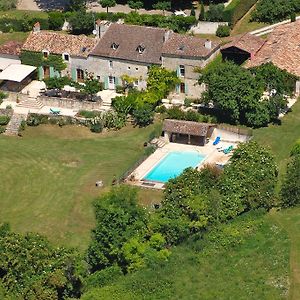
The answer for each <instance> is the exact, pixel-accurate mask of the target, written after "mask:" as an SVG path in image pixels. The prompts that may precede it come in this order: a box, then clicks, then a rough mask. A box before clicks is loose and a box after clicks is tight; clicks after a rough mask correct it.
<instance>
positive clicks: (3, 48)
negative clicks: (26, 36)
mask: <svg viewBox="0 0 300 300" xmlns="http://www.w3.org/2000/svg"><path fill="white" fill-rule="evenodd" d="M22 46H23V43H21V42H16V41H9V42H6V43H5V44H3V45H0V54H6V55H14V56H18V55H19V54H20V52H21V48H22Z"/></svg>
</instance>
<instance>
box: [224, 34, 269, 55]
mask: <svg viewBox="0 0 300 300" xmlns="http://www.w3.org/2000/svg"><path fill="white" fill-rule="evenodd" d="M264 43H265V41H264V40H263V39H261V38H260V37H257V36H254V35H253V34H250V33H246V34H243V35H238V36H236V37H235V38H234V39H233V40H232V41H231V42H230V43H228V44H226V45H224V46H222V47H221V51H222V50H224V49H228V48H231V47H236V48H238V49H241V50H244V51H246V52H248V53H250V54H252V55H254V54H255V53H257V51H259V49H260V48H261V47H262V46H263V44H264Z"/></svg>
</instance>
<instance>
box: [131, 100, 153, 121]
mask: <svg viewBox="0 0 300 300" xmlns="http://www.w3.org/2000/svg"><path fill="white" fill-rule="evenodd" d="M133 118H134V122H135V124H136V125H138V126H140V127H145V126H148V125H150V124H151V123H153V120H154V111H153V106H152V105H150V104H147V103H146V104H144V105H143V106H141V107H138V108H137V109H135V110H134V111H133Z"/></svg>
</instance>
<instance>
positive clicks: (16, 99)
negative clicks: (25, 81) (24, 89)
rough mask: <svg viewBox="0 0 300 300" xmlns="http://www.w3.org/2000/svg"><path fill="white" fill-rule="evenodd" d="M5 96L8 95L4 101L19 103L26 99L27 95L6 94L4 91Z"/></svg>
mask: <svg viewBox="0 0 300 300" xmlns="http://www.w3.org/2000/svg"><path fill="white" fill-rule="evenodd" d="M4 93H5V94H7V95H8V97H7V98H6V99H4V100H8V101H12V102H21V101H24V100H26V99H27V98H28V95H26V94H21V93H16V92H8V91H4Z"/></svg>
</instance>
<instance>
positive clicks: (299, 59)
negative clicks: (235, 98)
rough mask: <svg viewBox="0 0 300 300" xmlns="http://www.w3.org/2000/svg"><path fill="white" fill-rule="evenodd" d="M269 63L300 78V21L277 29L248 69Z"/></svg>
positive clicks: (248, 63) (250, 62)
mask: <svg viewBox="0 0 300 300" xmlns="http://www.w3.org/2000/svg"><path fill="white" fill-rule="evenodd" d="M268 62H272V63H273V64H274V65H275V66H277V67H279V68H281V69H284V70H287V71H288V72H289V73H291V74H294V75H296V76H300V21H296V22H293V23H289V24H286V25H281V26H278V27H277V28H275V29H274V31H273V32H272V33H271V34H270V36H269V38H268V40H267V41H266V42H265V44H264V45H263V47H262V48H261V49H260V50H259V51H258V52H257V54H256V55H255V56H254V57H253V58H252V60H250V61H248V62H247V64H246V67H248V68H251V67H256V66H259V65H261V64H264V63H268Z"/></svg>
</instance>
